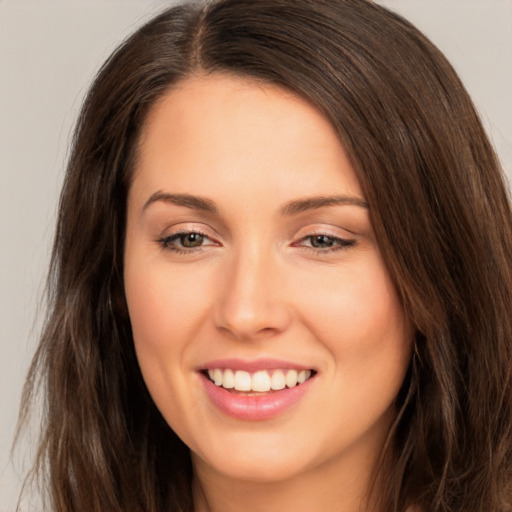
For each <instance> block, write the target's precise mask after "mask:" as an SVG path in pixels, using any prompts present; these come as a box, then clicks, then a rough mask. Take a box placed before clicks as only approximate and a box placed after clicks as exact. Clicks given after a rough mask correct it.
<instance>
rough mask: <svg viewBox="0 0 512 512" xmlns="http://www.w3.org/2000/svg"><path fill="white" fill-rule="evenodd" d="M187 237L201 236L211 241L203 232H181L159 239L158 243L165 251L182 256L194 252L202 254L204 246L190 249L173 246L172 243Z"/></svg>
mask: <svg viewBox="0 0 512 512" xmlns="http://www.w3.org/2000/svg"><path fill="white" fill-rule="evenodd" d="M186 235H199V236H202V237H203V238H206V239H208V240H210V238H209V237H208V235H206V234H204V233H202V232H201V231H197V230H191V231H180V232H178V233H174V234H173V235H170V236H163V237H159V238H158V239H157V240H156V242H157V243H158V245H159V246H160V247H161V248H162V249H163V250H165V251H171V252H174V253H175V254H178V255H181V254H183V255H186V254H191V253H194V252H200V251H202V250H203V247H204V246H203V245H200V246H198V247H189V248H181V247H177V246H175V245H172V243H173V242H174V241H176V240H179V239H180V238H181V237H185V236H186ZM208 245H213V244H208Z"/></svg>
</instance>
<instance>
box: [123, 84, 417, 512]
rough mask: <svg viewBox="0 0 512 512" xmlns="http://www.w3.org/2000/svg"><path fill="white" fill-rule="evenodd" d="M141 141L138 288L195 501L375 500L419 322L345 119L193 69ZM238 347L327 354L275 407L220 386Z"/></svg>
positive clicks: (133, 307) (243, 506)
mask: <svg viewBox="0 0 512 512" xmlns="http://www.w3.org/2000/svg"><path fill="white" fill-rule="evenodd" d="M139 156H140V158H139V161H138V165H137V168H136V172H135V177H134V181H133V184H132V186H131V189H130V191H129V197H128V222H127V233H126V245H125V276H124V277H125V287H126V297H127V302H128V308H129V313H130V319H131V322H132V328H133V334H134V341H135V348H136V351H137V357H138V360H139V364H140V367H141V371H142V374H143V377H144V379H145V382H146V385H147V387H148V389H149V391H150V393H151V396H152V398H153V400H154V401H155V403H156V405H157V407H158V408H159V409H160V411H161V412H162V414H163V416H164V418H165V419H166V421H167V422H168V424H169V425H170V427H171V428H172V429H173V430H174V431H175V432H176V433H177V434H178V435H179V436H180V437H181V438H182V440H183V441H184V442H185V443H186V444H187V445H188V446H189V447H190V449H191V453H192V462H193V467H194V475H195V480H194V495H195V503H196V512H207V511H208V512H234V511H237V512H239V511H240V510H244V512H262V511H265V512H274V511H276V512H277V511H283V510H293V511H294V512H306V511H307V512H311V511H312V510H321V511H322V512H331V511H332V512H334V511H336V512H340V511H343V512H362V511H364V510H367V512H369V511H370V510H371V509H370V508H365V507H366V505H365V501H364V498H365V495H366V493H367V491H368V487H369V483H370V479H371V475H372V472H373V470H374V469H375V466H376V464H377V460H378V457H379V454H380V452H381V449H382V446H383V443H384V440H385V438H386V435H387V432H388V430H389V426H390V423H391V421H392V420H393V417H394V414H395V411H394V405H393V404H394V400H395V397H396V394H397V393H398V390H399V388H400V386H401V384H402V381H403V378H404V375H405V372H406V369H407V366H408V363H409V359H410V354H411V343H410V340H411V333H410V326H409V324H408V321H407V319H406V318H405V315H404V312H403V309H402V306H401V303H400V300H399V298H398V296H397V292H396V290H395V288H394V286H393V284H392V280H391V278H390V276H389V274H388V271H387V268H386V266H385V264H384V262H383V260H382V256H381V254H380V251H379V248H378V245H377V243H376V241H375V237H374V234H373V229H372V225H371V221H370V212H369V210H368V206H367V205H366V202H365V198H364V197H363V194H362V191H361V188H360V185H359V182H358V180H357V178H356V176H355V173H354V171H353V169H352V167H351V165H350V162H349V160H348V158H347V155H346V154H345V151H344V149H343V147H342V146H341V144H340V143H339V140H338V138H337V136H336V134H335V133H334V130H333V129H332V127H331V125H330V124H329V123H328V121H327V120H326V119H325V118H324V117H323V116H322V115H321V114H320V113H319V112H318V111H317V110H316V109H315V108H314V107H312V106H311V105H310V104H309V103H307V102H306V101H304V100H303V99H301V98H299V97H297V96H294V95H293V94H291V93H288V92H286V91H284V90H282V89H280V88H278V87H275V86H271V85H262V84H257V83H255V82H250V81H246V80H243V79H240V78H235V77H228V76H223V75H210V76H195V77H191V78H189V79H187V80H186V81H185V82H183V83H181V84H180V85H179V86H178V87H176V88H175V89H173V90H171V91H170V92H168V93H167V94H166V95H165V97H164V98H163V99H162V100H161V101H160V102H159V103H158V104H157V105H156V106H155V107H154V109H153V110H152V112H151V113H150V115H149V117H148V120H147V122H146V125H145V127H144V130H143V134H142V139H141V144H140V155H139ZM223 358H224V359H226V358H228V359H231V360H234V361H241V362H242V363H240V364H246V363H248V362H249V363H254V362H256V363H258V361H262V360H268V359H272V360H278V361H285V362H286V364H287V365H289V366H290V367H293V365H296V366H297V367H303V368H308V369H311V380H310V381H308V382H305V383H304V384H302V383H301V384H300V385H301V386H302V385H307V386H309V387H307V388H304V389H307V392H305V393H304V394H303V395H302V396H301V398H300V399H299V400H298V401H297V402H296V403H293V405H290V406H289V407H286V408H284V409H283V410H280V411H279V413H276V414H274V415H272V416H271V417H265V418H264V419H261V418H260V419H258V418H256V419H247V418H246V417H240V416H237V415H234V414H231V413H226V411H225V410H221V409H219V407H218V406H217V405H216V404H215V403H214V402H213V401H212V399H211V396H210V395H209V392H207V391H205V390H208V389H214V388H212V386H213V384H212V382H211V380H208V378H209V377H208V376H207V373H206V370H208V369H211V370H212V371H213V368H210V367H209V366H208V365H209V364H210V365H214V363H211V362H212V361H215V360H220V359H223ZM283 364H285V363H283ZM233 365H234V366H236V364H235V363H233ZM233 370H237V368H233ZM269 374H270V373H269ZM208 386H209V387H208ZM219 386H222V385H221V384H219ZM219 389H220V388H219ZM214 391H215V389H214ZM231 392H232V391H229V390H228V391H226V390H224V391H222V393H226V394H224V395H222V396H224V397H226V396H227V397H228V401H229V399H230V395H228V394H227V393H231Z"/></svg>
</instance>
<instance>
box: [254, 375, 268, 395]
mask: <svg viewBox="0 0 512 512" xmlns="http://www.w3.org/2000/svg"><path fill="white" fill-rule="evenodd" d="M251 387H252V390H253V391H260V392H265V391H270V376H269V374H268V373H267V372H266V371H261V372H256V373H255V374H254V375H253V376H252V386H251Z"/></svg>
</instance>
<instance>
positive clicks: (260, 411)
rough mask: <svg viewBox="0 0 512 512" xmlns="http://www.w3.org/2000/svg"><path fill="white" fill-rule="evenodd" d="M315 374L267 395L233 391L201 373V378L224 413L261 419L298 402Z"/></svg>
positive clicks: (255, 419) (242, 418) (238, 417)
mask: <svg viewBox="0 0 512 512" xmlns="http://www.w3.org/2000/svg"><path fill="white" fill-rule="evenodd" d="M314 379H315V376H313V377H310V378H309V379H308V380H306V381H305V382H303V383H302V384H299V385H297V386H295V387H293V388H284V389H281V390H279V391H272V392H269V393H268V394H265V395H252V396H251V395H244V394H238V393H232V392H230V391H228V390H227V389H224V388H223V387H221V386H216V385H215V384H214V383H213V382H212V381H211V380H210V379H208V377H206V376H205V375H203V374H201V380H202V383H203V386H204V388H205V390H206V394H207V395H208V397H209V398H210V400H211V401H212V402H213V403H214V404H215V405H216V406H217V407H218V408H219V409H220V410H221V411H222V412H223V413H224V414H227V415H228V416H232V417H233V418H237V419H240V420H248V421H261V420H267V419H270V418H274V417H276V416H278V415H280V414H282V413H284V412H285V411H287V410H288V409H289V408H291V407H292V406H293V405H294V404H296V403H297V402H298V401H299V400H300V399H301V398H302V397H303V396H304V395H305V394H306V393H307V392H308V390H309V389H310V388H311V383H312V381H313V380H314Z"/></svg>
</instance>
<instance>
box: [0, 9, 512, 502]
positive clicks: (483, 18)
mask: <svg viewBox="0 0 512 512" xmlns="http://www.w3.org/2000/svg"><path fill="white" fill-rule="evenodd" d="M255 1H257V0H255ZM379 3H382V4H384V5H387V6H388V7H390V8H392V9H394V10H396V11H398V12H400V13H402V14H403V15H404V16H405V17H407V18H408V19H409V20H411V21H412V22H413V23H414V24H416V25H417V26H418V27H419V28H420V29H421V30H423V31H424V32H425V33H426V34H427V35H428V36H429V37H430V38H431V39H432V40H433V41H434V42H435V43H436V44H437V45H438V46H439V47H440V48H441V49H442V50H443V51H444V52H445V54H446V55H447V57H448V58H449V59H450V60H451V62H452V63H453V64H454V66H455V68H456V69H457V71H458V72H459V74H460V76H461V77H462V79H463V81H464V82H465V84H466V87H467V88H468V90H469V92H470V94H471V95H472V97H473V99H474V101H475V103H476V105H477V108H478V109H479V111H480V114H481V116H482V118H483V121H484V124H485V126H486V128H487V130H488V132H489V134H490V136H491V138H492V141H493V143H494V145H495V148H496V149H497V151H498V154H499V155H500V158H501V160H502V163H503V165H504V168H505V170H506V172H507V174H508V176H509V180H511V181H512V96H511V93H510V91H512V65H511V64H512V30H511V26H512V1H511V0H429V1H428V2H427V1H426V0H380V1H379ZM170 4H171V2H169V1H167V2H164V1H162V0H122V1H121V0H60V1H57V0H0V240H1V251H0V301H1V302H0V315H1V316H0V406H1V411H2V414H1V420H0V512H8V511H12V510H14V509H15V501H16V496H17V493H18V492H19V489H20V482H21V479H20V476H19V475H20V474H22V473H23V471H24V467H25V466H24V465H23V463H24V461H25V462H26V461H27V460H28V459H30V453H31V445H30V440H31V439H33V438H34V437H35V435H36V433H37V429H35V430H34V432H33V435H31V436H29V439H26V440H25V441H24V443H23V444H22V445H21V449H20V450H19V451H18V452H17V453H16V455H15V457H14V459H13V460H12V461H11V460H10V459H9V450H10V445H11V443H12V439H13V434H14V431H15V425H16V416H17V411H18V403H19V398H20V393H21V388H22V385H23V380H24V375H25V373H26V371H27V367H28V364H29V362H30V358H31V355H32V353H33V351H34V348H35V344H36V340H37V335H38V332H39V329H40V324H41V322H40V320H41V318H40V316H41V314H40V313H38V304H39V303H40V300H41V296H42V292H43V285H44V278H45V272H46V267H47V265H48V258H49V252H50V246H51V239H52V236H53V224H54V220H55V211H56V205H57V200H58V194H59V188H60V183H61V180H62V176H63V169H64V165H65V160H66V155H67V151H68V142H69V138H70V133H71V130H72V126H73V122H74V120H75V117H76V115H77V111H78V108H79V106H80V103H81V101H82V98H83V95H84V93H85V91H86V89H87V87H88V84H89V83H90V81H91V79H92V77H93V76H94V74H95V72H96V71H97V69H98V67H99V66H100V64H101V63H102V61H103V60H104V59H105V58H106V57H107V56H108V55H109V54H110V53H111V51H112V50H113V49H114V48H115V47H116V45H117V44H118V43H119V42H120V41H121V40H122V39H123V38H124V37H126V35H128V34H129V33H131V32H132V31H133V30H134V29H135V28H136V27H137V26H139V25H140V24H141V23H143V22H144V21H146V20H148V19H149V18H150V17H151V15H152V14H153V13H155V12H157V11H159V10H161V9H162V8H163V7H164V6H166V5H170ZM38 315H39V316H38ZM23 510H37V505H34V504H33V505H32V506H29V505H27V506H26V508H25V507H23Z"/></svg>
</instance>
